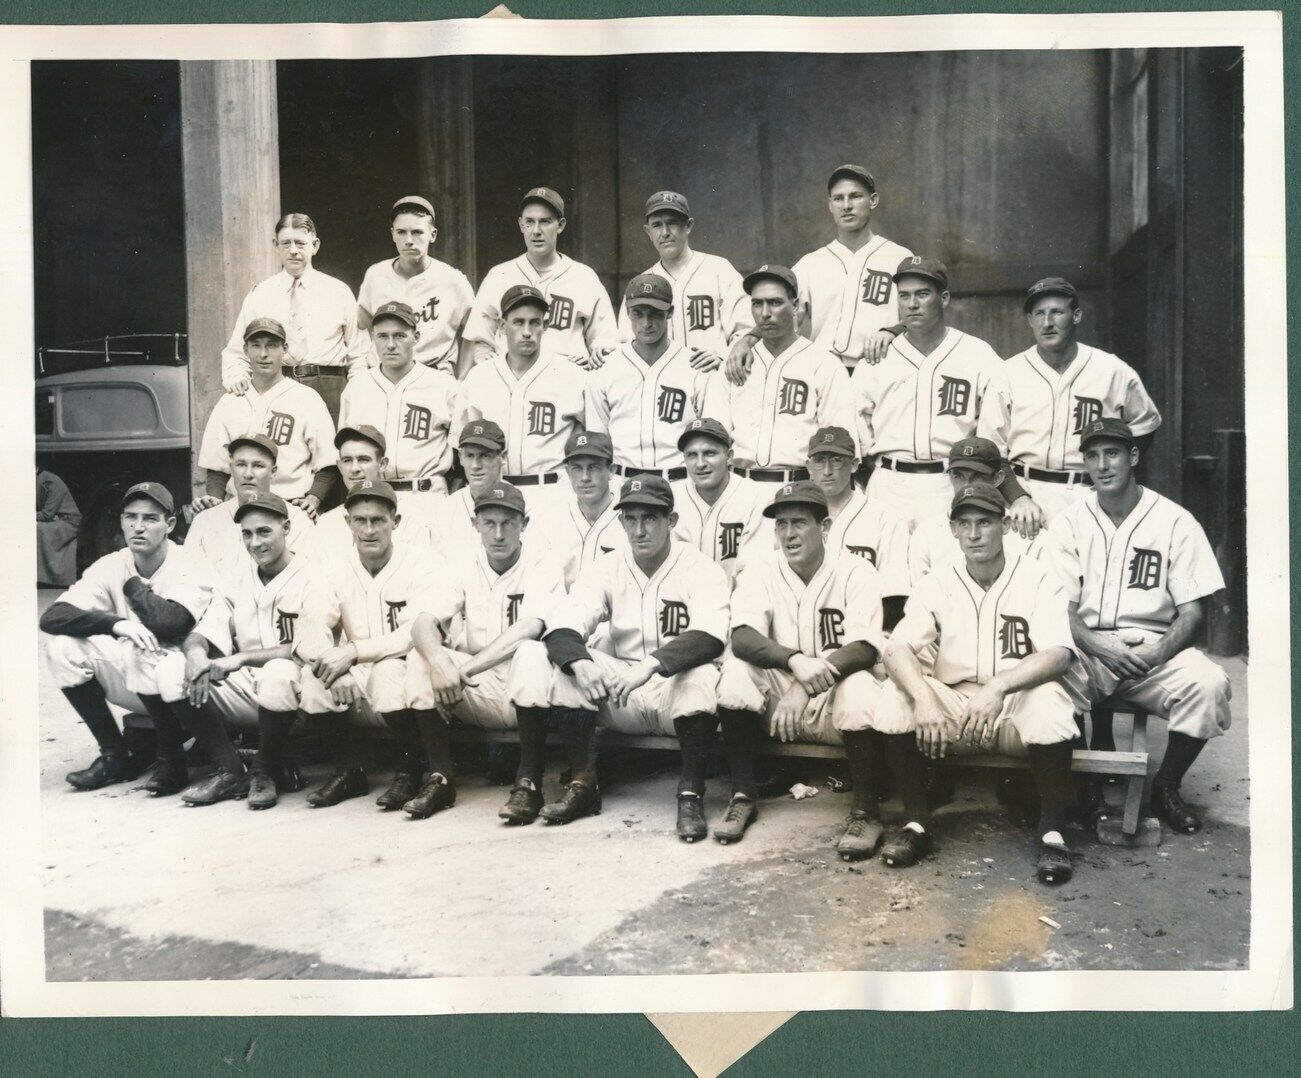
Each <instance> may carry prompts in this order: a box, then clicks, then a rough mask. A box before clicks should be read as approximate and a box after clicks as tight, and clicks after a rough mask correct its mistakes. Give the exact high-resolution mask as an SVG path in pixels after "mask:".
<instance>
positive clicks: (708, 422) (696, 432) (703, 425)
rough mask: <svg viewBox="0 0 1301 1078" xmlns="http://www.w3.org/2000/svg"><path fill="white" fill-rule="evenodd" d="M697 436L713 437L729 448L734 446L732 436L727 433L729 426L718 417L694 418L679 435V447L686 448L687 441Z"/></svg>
mask: <svg viewBox="0 0 1301 1078" xmlns="http://www.w3.org/2000/svg"><path fill="white" fill-rule="evenodd" d="M696 437H700V438H712V439H713V440H714V441H716V442H721V443H722V444H723V445H724V446H726V447H727V448H728V449H731V448H732V436H731V435H730V434H728V433H727V428H726V427H725V426H723V424H722V423H720V422H719V421H718V420H717V419H693V420H692V421H691V422H690V423H688V424H687V425H686V428H685V429H684V430H683V431H682V433H681V434H679V435H678V448H679V449H686V447H687V443H688V442H689V441H691V439H692V438H696Z"/></svg>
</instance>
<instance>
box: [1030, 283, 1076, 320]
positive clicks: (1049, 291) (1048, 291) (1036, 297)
mask: <svg viewBox="0 0 1301 1078" xmlns="http://www.w3.org/2000/svg"><path fill="white" fill-rule="evenodd" d="M1044 296H1060V297H1061V298H1062V299H1068V300H1070V301H1071V302H1072V303H1079V301H1080V297H1079V293H1078V292H1077V293H1071V292H1067V291H1065V290H1064V289H1061V288H1045V289H1044V290H1043V291H1042V292H1035V293H1032V294H1031V295H1029V296H1026V297H1025V302H1024V303H1023V304H1021V309H1022V310H1023V311H1024V312H1025V313H1026V314H1029V313H1030V308H1031V307H1033V306H1034V305H1035V304H1036V303H1038V302H1039V301H1040V300H1041V299H1043V298H1044Z"/></svg>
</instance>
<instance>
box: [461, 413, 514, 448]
mask: <svg viewBox="0 0 1301 1078" xmlns="http://www.w3.org/2000/svg"><path fill="white" fill-rule="evenodd" d="M467 445H477V446H479V447H481V448H483V449H491V450H494V451H495V452H501V450H503V449H505V448H506V432H505V431H503V430H502V429H501V427H499V426H497V424H496V423H494V422H493V421H492V420H491V419H476V420H475V421H474V422H473V423H467V424H466V425H465V429H464V430H463V431H461V437H460V440H459V441H458V442H457V443H456V448H457V449H464V448H465V447H466V446H467Z"/></svg>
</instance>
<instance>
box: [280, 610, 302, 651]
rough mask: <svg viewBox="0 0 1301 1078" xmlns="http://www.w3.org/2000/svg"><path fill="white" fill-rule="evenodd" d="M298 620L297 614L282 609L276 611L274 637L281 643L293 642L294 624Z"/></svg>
mask: <svg viewBox="0 0 1301 1078" xmlns="http://www.w3.org/2000/svg"><path fill="white" fill-rule="evenodd" d="M297 621H298V615H297V614H286V613H285V612H284V611H283V610H281V611H277V612H276V639H277V641H279V642H280V643H281V644H292V643H293V642H294V624H295V622H297Z"/></svg>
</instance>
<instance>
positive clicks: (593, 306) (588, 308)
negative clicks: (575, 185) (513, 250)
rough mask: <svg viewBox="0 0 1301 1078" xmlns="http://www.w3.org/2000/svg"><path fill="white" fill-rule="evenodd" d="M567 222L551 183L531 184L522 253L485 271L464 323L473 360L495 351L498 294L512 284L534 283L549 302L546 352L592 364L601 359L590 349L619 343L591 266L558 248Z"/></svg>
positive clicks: (522, 218) (523, 207) (523, 212)
mask: <svg viewBox="0 0 1301 1078" xmlns="http://www.w3.org/2000/svg"><path fill="white" fill-rule="evenodd" d="M565 224H566V221H565V201H564V199H562V198H561V197H560V196H559V195H558V194H557V193H556V192H555V191H553V190H552V189H551V188H550V187H534V188H533V189H532V190H531V191H529V192H528V193H527V194H525V196H524V199H523V201H522V202H521V203H520V214H519V229H520V232H521V234H522V235H523V237H524V253H523V254H522V255H520V256H519V258H515V259H512V260H511V261H509V262H502V263H500V264H499V265H496V266H493V267H492V269H490V270H489V271H488V273H487V274H486V275H485V277H484V278H483V282H482V283H481V284H480V285H479V293H478V295H477V296H476V297H475V300H474V309H473V310H472V311H471V312H470V321H469V322H468V323H467V324H466V327H465V338H466V340H468V341H470V342H472V344H473V345H474V362H475V363H481V362H483V361H484V360H486V359H490V358H491V357H492V355H493V354H494V353H495V352H496V351H497V348H498V343H499V342H498V334H499V333H500V332H501V324H502V313H501V307H500V303H501V297H502V296H503V295H505V294H506V290H507V289H508V288H510V287H511V285H516V284H523V285H532V286H533V287H534V288H536V289H537V290H538V291H539V292H541V293H542V295H543V296H544V297H545V298H546V300H547V302H548V304H550V307H549V309H548V312H547V327H546V333H545V334H544V335H543V337H542V354H543V355H544V356H551V355H558V356H563V357H565V358H566V359H569V360H572V361H573V362H574V363H577V364H578V365H579V366H581V367H591V366H595V365H597V364H599V362H600V360H599V359H595V360H594V359H593V358H592V354H593V351H594V350H599V349H603V348H604V346H608V345H615V344H617V343H618V340H619V327H618V326H617V325H616V323H615V320H614V308H613V307H611V306H610V297H609V296H608V295H606V292H605V286H604V285H602V284H601V279H600V278H599V277H597V275H596V273H595V271H593V270H592V269H591V267H589V266H585V265H583V263H581V262H575V261H574V260H573V259H572V258H570V257H568V256H567V255H562V254H561V253H560V252H559V251H557V250H556V243H557V241H558V240H559V238H560V233H561V232H563V231H564V230H565Z"/></svg>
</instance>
